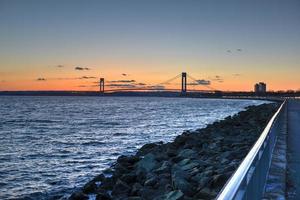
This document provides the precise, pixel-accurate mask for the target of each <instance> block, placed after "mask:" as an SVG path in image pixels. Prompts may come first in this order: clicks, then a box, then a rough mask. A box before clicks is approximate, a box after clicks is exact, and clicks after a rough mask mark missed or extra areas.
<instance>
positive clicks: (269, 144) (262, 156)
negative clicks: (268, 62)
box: [216, 101, 286, 200]
mask: <svg viewBox="0 0 300 200" xmlns="http://www.w3.org/2000/svg"><path fill="white" fill-rule="evenodd" d="M285 107H286V102H285V101H284V102H283V103H282V104H281V106H280V108H279V109H278V110H277V112H276V113H275V114H274V115H273V117H272V118H271V120H270V121H269V123H268V124H267V126H266V127H265V129H264V131H263V132H262V134H261V135H260V137H259V138H258V140H257V141H256V143H255V144H254V146H253V147H252V149H251V150H250V151H249V153H248V154H247V156H246V157H245V158H244V160H243V161H242V163H241V164H240V165H239V167H238V168H237V170H236V171H235V172H234V174H233V175H232V176H231V178H230V179H229V180H228V181H227V183H226V184H225V186H224V187H223V189H222V190H221V192H220V193H219V195H218V196H217V198H216V199H217V200H240V199H243V200H246V199H247V200H256V199H262V196H263V193H264V188H265V183H266V178H267V175H268V170H269V168H270V164H271V158H272V152H273V148H274V145H275V142H276V137H277V135H278V132H279V129H280V126H281V124H282V121H283V120H282V118H283V111H284V109H285Z"/></svg>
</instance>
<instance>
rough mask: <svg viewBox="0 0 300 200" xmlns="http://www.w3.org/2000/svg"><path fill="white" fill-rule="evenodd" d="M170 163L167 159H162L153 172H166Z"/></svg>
mask: <svg viewBox="0 0 300 200" xmlns="http://www.w3.org/2000/svg"><path fill="white" fill-rule="evenodd" d="M170 166H171V164H170V163H169V162H168V161H164V162H163V163H162V165H161V166H160V167H159V168H157V169H156V170H154V172H155V173H166V172H169V171H170Z"/></svg>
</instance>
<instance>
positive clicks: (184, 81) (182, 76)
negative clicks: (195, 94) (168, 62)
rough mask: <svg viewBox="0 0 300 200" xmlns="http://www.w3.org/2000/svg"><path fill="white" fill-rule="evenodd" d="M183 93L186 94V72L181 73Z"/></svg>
mask: <svg viewBox="0 0 300 200" xmlns="http://www.w3.org/2000/svg"><path fill="white" fill-rule="evenodd" d="M181 94H186V72H182V74H181Z"/></svg>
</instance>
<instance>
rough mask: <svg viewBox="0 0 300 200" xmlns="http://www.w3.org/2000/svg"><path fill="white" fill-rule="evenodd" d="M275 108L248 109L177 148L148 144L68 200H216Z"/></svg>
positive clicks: (185, 137)
mask: <svg viewBox="0 0 300 200" xmlns="http://www.w3.org/2000/svg"><path fill="white" fill-rule="evenodd" d="M277 108H278V104H277V103H270V104H262V105H258V106H249V107H248V108H247V110H245V111H241V112H239V113H237V114H236V115H234V116H232V117H227V118H225V119H224V120H221V121H217V122H214V123H212V124H210V125H207V127H206V128H203V129H197V130H195V131H186V132H184V133H182V134H181V135H179V136H177V137H176V138H175V140H174V141H173V142H169V143H165V144H163V143H161V142H158V143H149V144H145V145H144V146H142V147H141V148H140V149H139V150H138V152H137V153H136V154H135V155H132V156H120V157H119V158H118V159H117V161H116V162H115V164H114V165H113V166H111V167H110V168H108V169H106V170H104V171H103V174H100V175H98V176H96V177H95V178H94V179H93V180H91V181H90V182H88V183H87V184H85V186H84V187H83V188H82V189H81V190H80V191H77V192H74V193H73V194H72V195H71V196H70V198H69V199H70V200H77V199H82V200H84V199H89V197H90V196H94V197H95V198H96V199H97V200H101V199H129V200H139V199H145V200H148V199H149V200H150V199H156V200H160V199H170V200H171V199H172V200H181V199H187V200H188V199H213V198H215V197H216V195H217V194H218V192H219V191H220V190H221V189H222V187H223V185H224V184H225V183H226V181H227V180H228V178H229V177H230V176H231V174H232V173H233V172H234V171H235V169H236V168H237V167H238V166H239V164H240V162H241V161H242V160H243V158H244V157H245V156H246V154H247V153H248V151H249V150H250V149H251V147H252V145H253V144H254V143H255V141H256V139H257V138H258V137H259V135H260V133H261V131H262V130H263V128H264V127H265V125H266V124H267V122H268V121H269V119H270V118H271V116H272V115H273V113H274V112H275V111H276V110H277ZM237 136H238V137H237Z"/></svg>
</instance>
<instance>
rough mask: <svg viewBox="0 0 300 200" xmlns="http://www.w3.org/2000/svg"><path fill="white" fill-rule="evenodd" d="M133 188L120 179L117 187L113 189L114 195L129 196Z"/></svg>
mask: <svg viewBox="0 0 300 200" xmlns="http://www.w3.org/2000/svg"><path fill="white" fill-rule="evenodd" d="M130 190H131V188H130V187H129V186H128V185H127V184H126V183H125V182H123V181H121V180H120V179H119V180H117V182H116V185H115V186H114V188H113V191H112V194H113V195H118V194H128V193H129V192H130Z"/></svg>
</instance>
